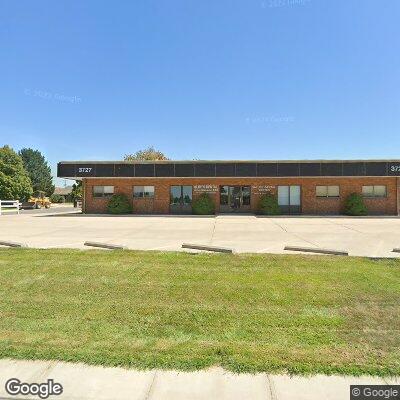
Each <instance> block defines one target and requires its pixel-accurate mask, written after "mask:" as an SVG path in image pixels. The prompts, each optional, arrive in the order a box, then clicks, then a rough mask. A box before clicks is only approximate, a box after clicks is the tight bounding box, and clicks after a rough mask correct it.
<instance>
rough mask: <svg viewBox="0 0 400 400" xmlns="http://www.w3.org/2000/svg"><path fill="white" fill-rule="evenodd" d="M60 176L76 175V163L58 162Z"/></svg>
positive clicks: (58, 174)
mask: <svg viewBox="0 0 400 400" xmlns="http://www.w3.org/2000/svg"><path fill="white" fill-rule="evenodd" d="M57 176H58V177H63V176H65V177H74V176H75V164H58V166H57Z"/></svg>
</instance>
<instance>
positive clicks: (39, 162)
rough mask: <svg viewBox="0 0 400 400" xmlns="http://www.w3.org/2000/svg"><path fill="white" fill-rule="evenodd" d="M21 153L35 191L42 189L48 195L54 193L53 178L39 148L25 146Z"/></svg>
mask: <svg viewBox="0 0 400 400" xmlns="http://www.w3.org/2000/svg"><path fill="white" fill-rule="evenodd" d="M19 155H20V157H21V158H22V162H23V163H24V167H25V169H26V171H27V172H28V175H29V178H30V179H31V182H32V188H33V191H34V192H36V191H38V190H41V191H43V192H45V193H46V195H47V196H51V195H52V194H53V193H54V185H53V178H52V176H51V169H50V167H49V165H48V163H47V161H46V159H45V158H44V156H43V155H42V153H41V152H40V151H39V150H33V149H26V148H24V149H22V150H20V151H19Z"/></svg>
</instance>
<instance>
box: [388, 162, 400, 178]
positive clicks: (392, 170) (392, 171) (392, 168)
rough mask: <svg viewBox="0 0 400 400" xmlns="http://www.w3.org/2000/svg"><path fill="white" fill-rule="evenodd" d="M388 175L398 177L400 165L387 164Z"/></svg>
mask: <svg viewBox="0 0 400 400" xmlns="http://www.w3.org/2000/svg"><path fill="white" fill-rule="evenodd" d="M388 173H389V175H398V176H400V163H389V164H388Z"/></svg>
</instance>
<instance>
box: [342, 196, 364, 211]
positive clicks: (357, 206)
mask: <svg viewBox="0 0 400 400" xmlns="http://www.w3.org/2000/svg"><path fill="white" fill-rule="evenodd" d="M344 213H345V214H346V215H367V214H368V210H367V207H366V206H365V204H364V199H363V197H362V196H361V195H360V194H358V193H352V194H350V195H349V196H348V197H347V199H346V202H345V205H344Z"/></svg>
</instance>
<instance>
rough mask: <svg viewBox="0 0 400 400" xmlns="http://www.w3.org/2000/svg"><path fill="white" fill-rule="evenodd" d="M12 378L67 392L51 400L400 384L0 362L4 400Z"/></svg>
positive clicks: (261, 394) (290, 396)
mask: <svg viewBox="0 0 400 400" xmlns="http://www.w3.org/2000/svg"><path fill="white" fill-rule="evenodd" d="M10 378H18V379H19V380H20V381H21V382H27V383H34V382H35V383H43V382H46V381H47V380H48V379H54V381H55V382H57V383H60V384H61V385H62V386H63V394H62V395H59V396H50V397H49V399H68V400H78V399H80V400H116V399H118V400H125V399H129V400H189V399H190V400H203V399H204V400H214V399H215V400H225V399H226V400H228V399H229V400H314V399H315V400H324V399H327V400H341V399H343V400H348V399H349V398H350V396H349V393H350V385H356V384H357V385H359V384H375V385H379V384H382V385H383V384H400V379H395V378H393V379H381V378H374V377H340V376H322V375H317V376H313V377H289V376H287V375H268V374H256V375H250V374H239V375H238V374H232V373H230V372H226V371H224V370H223V369H221V368H211V369H209V370H205V371H199V372H176V371H159V370H154V371H135V370H126V369H122V368H103V367H94V366H87V365H83V364H70V363H64V362H58V361H16V360H0V399H34V398H38V397H37V396H32V395H30V396H21V395H18V396H12V395H9V394H8V393H7V392H6V390H5V383H6V381H7V380H8V379H10Z"/></svg>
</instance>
